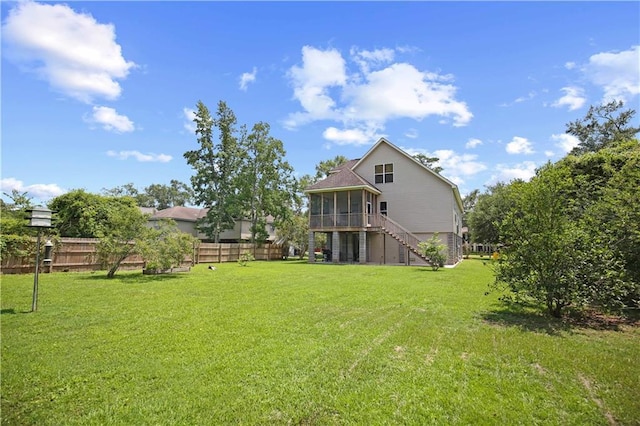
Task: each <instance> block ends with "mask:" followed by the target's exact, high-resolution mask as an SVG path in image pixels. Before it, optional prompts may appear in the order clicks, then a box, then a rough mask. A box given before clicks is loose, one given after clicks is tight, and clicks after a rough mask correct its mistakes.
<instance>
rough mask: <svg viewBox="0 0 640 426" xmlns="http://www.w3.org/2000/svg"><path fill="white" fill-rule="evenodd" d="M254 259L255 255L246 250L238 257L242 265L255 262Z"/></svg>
mask: <svg viewBox="0 0 640 426" xmlns="http://www.w3.org/2000/svg"><path fill="white" fill-rule="evenodd" d="M254 260H256V259H255V257H253V255H252V254H251V253H250V252H248V251H245V252H244V253H242V254H241V255H240V257H239V258H238V264H239V265H240V266H247V264H248V263H249V262H253V261H254Z"/></svg>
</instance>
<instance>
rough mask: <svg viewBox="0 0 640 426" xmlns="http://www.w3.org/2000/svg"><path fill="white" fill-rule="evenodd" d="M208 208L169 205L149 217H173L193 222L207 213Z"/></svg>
mask: <svg viewBox="0 0 640 426" xmlns="http://www.w3.org/2000/svg"><path fill="white" fill-rule="evenodd" d="M207 211H208V209H200V208H195V207H182V206H176V207H170V208H168V209H164V210H158V211H157V212H156V213H155V214H154V215H153V216H151V219H174V220H183V221H187V222H195V221H196V220H198V219H200V218H203V217H205V216H206V215H207Z"/></svg>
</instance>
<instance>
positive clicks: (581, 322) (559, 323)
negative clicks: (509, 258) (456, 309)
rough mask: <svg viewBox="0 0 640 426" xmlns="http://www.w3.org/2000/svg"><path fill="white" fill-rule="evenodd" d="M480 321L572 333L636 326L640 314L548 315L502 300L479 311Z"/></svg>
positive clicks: (557, 332)
mask: <svg viewBox="0 0 640 426" xmlns="http://www.w3.org/2000/svg"><path fill="white" fill-rule="evenodd" d="M481 317H482V319H483V320H484V321H486V322H487V323H489V324H492V325H498V326H503V327H517V328H519V329H521V330H525V331H532V332H536V333H546V334H549V335H555V336H557V335H561V334H562V333H573V332H576V331H578V330H584V329H590V330H598V331H622V330H623V327H627V326H629V327H638V326H640V314H639V313H638V312H631V313H627V314H625V315H608V314H603V313H601V312H598V311H594V310H584V311H571V312H568V313H567V314H566V315H565V316H563V317H562V318H554V317H552V316H550V315H548V314H547V313H546V312H545V311H543V310H542V309H541V308H540V307H537V306H534V305H521V304H516V303H509V302H503V304H502V305H501V306H500V307H499V308H496V309H494V310H492V311H489V312H485V313H483V314H481Z"/></svg>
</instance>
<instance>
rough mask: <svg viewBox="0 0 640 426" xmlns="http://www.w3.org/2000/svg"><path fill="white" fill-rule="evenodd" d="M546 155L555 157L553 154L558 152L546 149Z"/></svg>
mask: <svg viewBox="0 0 640 426" xmlns="http://www.w3.org/2000/svg"><path fill="white" fill-rule="evenodd" d="M544 155H546V156H547V157H553V156H554V155H556V154H555V152H553V151H549V150H547V151H545V152H544Z"/></svg>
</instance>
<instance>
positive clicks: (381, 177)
mask: <svg viewBox="0 0 640 426" xmlns="http://www.w3.org/2000/svg"><path fill="white" fill-rule="evenodd" d="M391 182H393V163H387V164H376V166H375V183H391Z"/></svg>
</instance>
